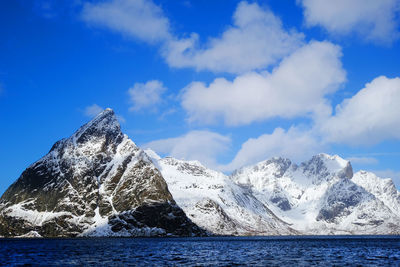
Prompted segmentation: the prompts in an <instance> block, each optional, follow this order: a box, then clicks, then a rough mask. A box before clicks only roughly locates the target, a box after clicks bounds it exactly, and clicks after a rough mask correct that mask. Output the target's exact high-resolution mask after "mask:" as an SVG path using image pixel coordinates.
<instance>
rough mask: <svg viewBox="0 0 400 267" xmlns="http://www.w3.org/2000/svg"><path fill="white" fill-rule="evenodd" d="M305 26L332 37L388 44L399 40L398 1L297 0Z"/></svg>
mask: <svg viewBox="0 0 400 267" xmlns="http://www.w3.org/2000/svg"><path fill="white" fill-rule="evenodd" d="M297 2H298V3H300V4H301V5H302V6H303V8H304V17H305V22H306V24H307V25H308V26H317V25H319V26H322V27H324V28H325V29H326V30H327V31H328V32H330V33H332V34H335V35H347V34H350V33H353V32H355V33H358V34H359V35H360V36H361V37H362V38H365V39H366V40H371V41H376V42H381V43H390V42H392V41H393V40H395V39H397V38H398V37H399V24H398V21H399V20H398V18H396V16H397V13H398V11H399V10H400V2H399V1H398V0H335V1H324V0H297Z"/></svg>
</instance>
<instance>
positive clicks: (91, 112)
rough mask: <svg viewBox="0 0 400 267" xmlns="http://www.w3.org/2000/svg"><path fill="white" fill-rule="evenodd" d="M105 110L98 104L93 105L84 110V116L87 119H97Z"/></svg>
mask: <svg viewBox="0 0 400 267" xmlns="http://www.w3.org/2000/svg"><path fill="white" fill-rule="evenodd" d="M103 110H104V109H103V108H102V107H100V106H99V105H97V104H93V105H90V106H87V107H86V108H85V110H84V112H83V113H84V114H85V116H87V117H95V116H97V115H98V114H99V113H100V112H102V111H103Z"/></svg>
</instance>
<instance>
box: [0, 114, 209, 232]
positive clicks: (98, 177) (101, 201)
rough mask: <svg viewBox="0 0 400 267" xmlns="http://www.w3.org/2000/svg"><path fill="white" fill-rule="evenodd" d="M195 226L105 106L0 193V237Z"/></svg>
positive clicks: (173, 229)
mask: <svg viewBox="0 0 400 267" xmlns="http://www.w3.org/2000/svg"><path fill="white" fill-rule="evenodd" d="M144 213H145V215H144ZM201 233H202V231H201V230H200V229H199V228H198V227H197V226H196V225H194V224H193V223H192V222H191V221H190V220H189V219H188V218H187V217H186V215H185V213H184V212H183V211H182V210H181V209H180V208H179V207H178V206H177V205H176V204H175V201H174V199H173V197H172V195H171V194H170V192H169V190H168V187H167V184H166V182H165V180H164V179H163V177H162V176H161V174H160V172H159V171H158V169H157V168H156V167H155V166H154V165H153V164H152V162H151V161H150V160H149V158H148V157H147V155H146V154H145V153H144V152H143V151H142V150H141V149H139V148H138V147H137V146H136V145H135V144H134V143H133V142H132V141H131V140H130V139H129V138H128V137H127V136H126V135H124V134H123V133H122V132H121V130H120V125H119V123H118V121H117V119H116V116H115V114H114V112H113V111H112V110H111V109H106V110H105V111H103V112H102V113H100V114H99V115H98V116H97V117H96V118H94V119H93V120H92V121H90V122H89V123H87V124H86V125H84V126H82V127H81V128H80V129H79V130H78V131H77V132H76V133H74V134H73V135H72V136H71V137H69V138H67V139H62V140H60V141H58V142H57V143H55V144H54V146H53V147H52V148H51V150H50V152H49V153H48V154H47V155H46V156H44V157H43V158H42V159H40V160H39V161H37V162H36V163H34V164H32V165H31V166H29V167H28V168H27V169H26V170H25V171H24V172H23V173H22V175H21V177H19V178H18V180H17V181H16V182H15V183H13V184H12V185H11V186H10V187H9V188H8V190H7V191H6V192H5V193H4V195H3V196H2V197H1V199H0V235H1V236H20V235H34V236H38V235H40V236H44V237H52V236H78V235H94V236H96V235H97V236H104V235H105V236H155V235H157V236H158V235H186V236H191V235H198V234H201Z"/></svg>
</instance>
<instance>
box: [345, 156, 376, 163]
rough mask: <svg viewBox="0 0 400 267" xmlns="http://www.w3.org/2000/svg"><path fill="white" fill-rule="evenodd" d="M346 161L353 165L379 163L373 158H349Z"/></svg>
mask: <svg viewBox="0 0 400 267" xmlns="http://www.w3.org/2000/svg"><path fill="white" fill-rule="evenodd" d="M346 160H348V161H350V162H351V163H357V164H365V165H371V164H377V163H378V160H377V159H376V158H372V157H349V158H347V159H346Z"/></svg>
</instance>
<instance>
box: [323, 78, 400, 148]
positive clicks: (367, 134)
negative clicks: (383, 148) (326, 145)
mask: <svg viewBox="0 0 400 267" xmlns="http://www.w3.org/2000/svg"><path fill="white" fill-rule="evenodd" d="M399 103H400V78H393V79H389V78H387V77H385V76H380V77H378V78H375V79H374V80H373V81H372V82H370V83H368V84H366V86H365V88H364V89H362V90H360V91H359V92H358V93H357V94H356V95H354V96H353V97H352V98H350V99H345V100H344V101H343V102H342V103H341V104H340V105H338V106H337V107H336V114H334V115H333V116H331V117H329V118H327V119H325V120H321V121H320V122H319V123H318V124H317V128H319V131H320V132H321V135H322V136H324V138H325V139H326V141H327V142H332V143H344V144H349V145H373V144H376V143H379V142H381V141H383V140H387V139H400V105H399Z"/></svg>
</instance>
